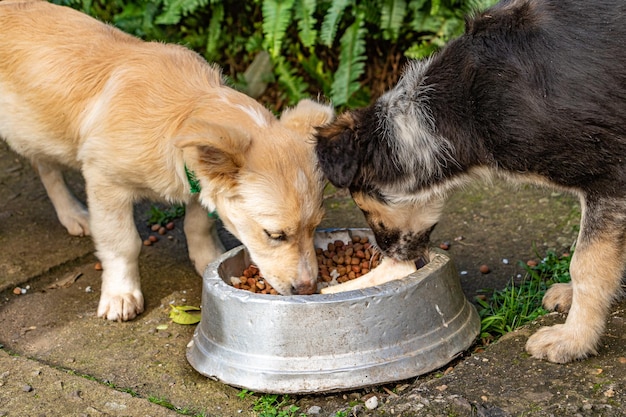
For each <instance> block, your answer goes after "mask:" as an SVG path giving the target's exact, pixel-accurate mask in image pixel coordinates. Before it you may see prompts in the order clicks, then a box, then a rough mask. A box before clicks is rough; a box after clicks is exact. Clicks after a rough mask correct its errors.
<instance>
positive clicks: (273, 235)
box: [265, 230, 287, 242]
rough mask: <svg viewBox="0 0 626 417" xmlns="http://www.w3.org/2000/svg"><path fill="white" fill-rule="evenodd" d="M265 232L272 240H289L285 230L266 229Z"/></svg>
mask: <svg viewBox="0 0 626 417" xmlns="http://www.w3.org/2000/svg"><path fill="white" fill-rule="evenodd" d="M265 234H266V235H267V237H269V238H270V239H272V240H278V241H281V242H282V241H284V240H287V235H285V233H284V232H270V231H268V230H265Z"/></svg>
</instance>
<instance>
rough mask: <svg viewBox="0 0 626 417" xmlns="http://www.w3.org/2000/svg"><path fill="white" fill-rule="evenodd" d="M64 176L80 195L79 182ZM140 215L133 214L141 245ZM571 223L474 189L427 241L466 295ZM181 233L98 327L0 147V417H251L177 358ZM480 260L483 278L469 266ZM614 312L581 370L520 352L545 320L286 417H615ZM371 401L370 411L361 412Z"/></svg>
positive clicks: (336, 210) (147, 264) (68, 240)
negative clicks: (120, 312)
mask: <svg viewBox="0 0 626 417" xmlns="http://www.w3.org/2000/svg"><path fill="white" fill-rule="evenodd" d="M69 182H70V184H71V185H72V187H73V188H74V189H75V190H77V191H78V192H77V194H78V195H79V196H82V195H83V193H82V181H81V178H80V176H79V175H76V174H72V175H70V176H69ZM326 207H327V216H326V218H325V220H324V222H323V223H322V225H321V226H322V227H358V226H363V225H364V222H363V218H362V216H361V215H360V213H359V212H358V211H357V210H356V209H355V208H354V205H353V203H352V202H351V201H350V199H349V198H347V196H346V195H345V194H343V193H336V194H332V195H329V198H328V199H327V201H326ZM148 208H149V204H148V203H144V204H141V205H139V206H138V207H137V210H136V220H137V224H138V228H139V230H140V233H141V235H142V237H144V238H145V237H147V236H148V235H149V234H150V230H149V228H148V227H147V226H146V219H147V215H146V212H147V210H148ZM579 215H580V214H579V207H578V204H577V202H576V201H575V200H574V199H572V198H571V197H569V196H567V195H562V194H558V193H554V192H552V191H549V190H542V189H537V188H533V187H518V188H511V187H509V186H505V185H503V184H501V183H494V184H489V185H487V184H478V185H476V186H474V187H471V188H469V189H467V190H464V191H462V192H459V193H457V194H456V195H454V196H453V197H452V198H451V200H450V202H449V204H448V206H447V209H446V212H445V215H444V217H443V218H442V220H441V222H440V224H439V225H438V226H437V228H436V230H435V232H434V234H433V239H432V240H433V244H434V245H438V244H439V243H442V242H448V243H449V244H450V249H449V251H448V253H449V254H450V256H451V257H452V258H453V260H454V263H455V265H456V267H457V269H458V272H459V279H460V281H461V285H462V288H463V291H464V292H465V294H466V296H467V297H468V298H469V299H470V300H473V299H474V297H475V296H476V295H477V294H484V293H489V291H490V289H499V288H503V287H504V286H505V285H506V284H507V283H508V282H510V280H511V279H516V278H519V275H520V274H522V272H523V270H522V268H521V266H520V265H519V263H520V262H526V261H527V260H528V259H539V258H540V257H541V256H543V255H544V254H545V253H546V251H547V250H554V251H556V252H557V253H560V252H563V251H567V250H569V248H570V246H571V245H572V243H573V242H574V240H575V237H576V234H577V223H578V220H579ZM181 230H182V224H181V222H180V220H178V221H177V222H176V228H175V229H174V230H173V231H171V232H169V233H168V234H167V235H165V236H160V240H159V241H158V242H157V243H156V244H154V245H153V246H150V247H145V248H144V249H143V251H142V254H141V260H140V265H141V274H142V277H143V280H142V287H143V291H144V295H145V298H146V311H145V312H144V313H143V314H142V315H141V316H140V317H138V318H137V319H135V320H133V321H132V322H128V323H111V322H107V321H104V320H101V319H98V318H97V317H96V316H95V311H96V307H97V303H98V299H99V289H100V282H99V279H100V272H99V271H97V270H96V269H95V268H94V265H95V264H96V262H97V259H96V257H95V256H94V253H93V245H92V243H91V241H90V239H89V238H77V237H70V236H68V235H67V233H66V232H65V230H64V229H63V227H62V226H61V225H60V224H59V223H58V221H57V220H56V217H55V214H54V211H53V209H52V206H51V204H50V202H49V201H48V199H47V197H46V195H45V191H44V190H43V187H42V186H41V184H40V182H39V180H38V178H37V176H36V174H35V173H34V172H33V170H32V169H31V167H30V166H29V164H28V163H27V162H26V161H24V160H23V159H21V158H19V157H18V156H16V154H14V153H13V152H11V151H10V150H8V148H7V147H6V145H5V144H4V143H2V142H0V249H1V250H0V344H1V345H2V349H0V387H1V389H0V416H57V415H58V416H108V415H120V416H122V415H123V416H148V415H150V416H167V415H178V414H179V413H183V412H184V413H188V414H190V415H197V414H200V413H205V415H207V416H224V417H232V416H253V415H255V412H254V411H253V409H252V404H253V401H254V399H255V397H246V398H240V396H239V395H238V394H239V393H240V389H239V388H234V387H230V386H227V385H225V384H222V383H220V382H216V381H212V380H209V379H207V378H205V377H203V376H201V375H200V374H198V373H197V372H196V371H195V370H194V369H193V368H192V367H191V366H190V365H189V364H188V362H187V361H186V358H185V349H186V345H187V343H188V342H189V341H190V339H191V337H192V334H193V326H182V325H177V324H174V323H172V322H171V321H170V319H169V317H168V313H169V309H170V307H169V304H170V303H175V304H183V303H184V304H188V305H199V304H200V299H201V284H202V283H201V279H200V277H198V276H197V275H196V274H195V272H194V269H193V267H192V265H191V263H190V262H189V260H188V259H187V255H186V243H185V238H184V236H183V234H182V232H181ZM482 264H487V265H488V266H489V267H490V269H491V272H490V273H489V274H481V273H480V272H479V267H480V265H482ZM15 288H19V289H22V291H21V292H22V293H20V294H15V293H14V290H15ZM625 307H626V303H625V302H624V301H621V302H620V303H618V304H616V305H615V307H614V309H613V310H612V314H611V317H610V318H609V321H608V327H607V330H606V332H605V335H604V337H603V345H602V346H601V348H600V353H599V355H598V356H596V357H593V358H589V359H588V360H585V361H580V362H575V363H572V364H567V365H554V364H550V363H547V362H543V361H538V360H535V359H532V358H530V357H529V356H528V355H527V354H526V353H525V352H524V349H523V346H524V343H525V341H526V339H527V338H528V336H529V335H530V334H531V333H532V332H533V331H534V330H535V329H536V328H538V327H539V326H540V325H545V324H550V323H556V322H562V321H563V320H564V317H563V316H561V315H558V314H552V315H549V316H547V317H544V318H542V319H541V320H539V322H538V323H534V324H532V325H531V326H528V327H526V328H523V329H521V330H519V331H516V332H514V333H511V334H509V335H508V336H506V337H505V338H503V339H501V340H500V341H499V342H498V343H495V344H493V345H490V346H488V347H487V348H486V349H479V346H478V345H477V344H475V345H474V346H472V347H470V348H469V349H468V350H467V351H466V352H464V353H463V354H462V355H460V356H459V357H458V358H456V359H455V360H453V361H452V362H451V363H450V364H448V365H446V366H444V367H443V368H441V369H439V370H437V371H434V372H431V373H429V374H427V375H420V376H416V377H415V378H412V379H410V380H403V381H397V382H394V383H391V384H386V385H383V386H374V387H369V388H365V389H357V390H353V391H348V392H341V393H331V394H319V395H303V396H299V395H292V396H291V399H292V400H294V401H295V404H296V405H297V406H298V407H300V409H299V411H298V413H302V414H303V415H306V416H322V417H325V416H328V417H335V416H337V415H338V413H342V412H343V413H345V414H343V415H345V416H390V415H393V416H405V417H408V416H522V415H523V416H578V415H580V416H622V415H626V403H625V402H626V397H625V393H624V390H625V389H626V343H625V339H626V322H625V321H624V308H625ZM372 397H376V399H377V403H378V404H377V405H376V407H374V408H372V409H368V408H367V407H366V405H365V404H366V400H368V399H371V398H372ZM367 404H368V405H370V406H372V401H371V400H370V401H368V402H367ZM297 415H300V414H297Z"/></svg>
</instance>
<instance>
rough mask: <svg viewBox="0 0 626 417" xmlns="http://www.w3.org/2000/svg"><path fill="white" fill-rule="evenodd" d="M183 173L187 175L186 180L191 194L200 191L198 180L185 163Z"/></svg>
mask: <svg viewBox="0 0 626 417" xmlns="http://www.w3.org/2000/svg"><path fill="white" fill-rule="evenodd" d="M185 174H186V175H187V181H189V188H190V191H191V194H198V193H199V192H200V189H201V188H200V181H198V178H196V174H195V173H194V172H193V171H190V170H189V168H187V165H185Z"/></svg>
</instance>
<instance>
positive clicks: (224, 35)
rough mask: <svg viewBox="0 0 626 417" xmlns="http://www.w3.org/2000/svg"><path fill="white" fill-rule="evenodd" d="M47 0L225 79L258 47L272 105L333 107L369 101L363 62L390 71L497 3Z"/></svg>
mask: <svg viewBox="0 0 626 417" xmlns="http://www.w3.org/2000/svg"><path fill="white" fill-rule="evenodd" d="M50 1H52V2H53V3H60V4H65V5H70V6H72V7H75V8H77V9H80V10H83V11H85V12H87V13H89V14H91V15H94V16H96V17H99V18H100V19H101V20H105V21H111V22H113V23H114V24H116V25H117V26H118V27H120V28H121V29H122V30H125V31H127V32H130V33H133V34H135V35H138V36H141V37H144V38H147V39H152V40H160V41H166V42H175V43H181V44H184V45H186V46H188V47H190V48H193V49H195V50H197V51H198V52H200V53H202V54H203V55H204V56H205V58H207V60H209V61H212V62H216V63H218V64H219V65H220V66H222V67H223V68H224V70H225V74H226V75H227V76H229V77H230V78H231V79H234V80H241V79H243V77H242V74H244V73H245V72H246V69H248V68H250V66H251V63H252V62H253V60H254V58H255V57H256V56H258V55H259V53H262V52H267V53H269V56H270V60H271V67H272V68H271V74H270V75H271V76H273V77H267V71H265V72H264V73H263V74H262V76H263V77H265V78H268V79H267V80H265V82H266V83H276V84H275V86H278V88H279V90H280V91H279V92H278V94H275V95H274V96H272V97H273V98H274V99H275V103H273V104H275V106H276V107H277V108H276V110H279V109H280V107H281V106H283V105H293V104H295V102H297V101H298V100H300V99H301V98H303V97H310V96H324V98H327V99H330V100H331V101H332V103H333V104H334V105H335V106H337V107H340V108H344V107H351V106H357V105H363V104H367V103H368V102H369V101H370V100H371V99H372V98H375V97H371V96H370V94H372V91H374V89H373V88H372V86H370V85H367V86H363V85H362V83H363V82H364V78H365V76H366V71H368V70H369V69H370V68H369V67H371V66H384V65H386V64H389V63H391V64H389V65H390V66H393V68H390V67H387V68H384V69H382V68H380V69H379V68H377V71H378V70H380V71H384V72H393V73H394V74H392V75H396V74H395V72H397V68H398V65H397V63H398V62H400V61H399V58H398V55H399V54H402V55H403V56H404V57H406V58H412V59H420V58H424V57H427V56H429V55H431V54H432V53H433V52H435V51H436V50H437V49H439V48H440V47H441V46H443V45H444V44H445V43H446V42H447V41H449V40H450V39H452V38H454V37H456V36H458V35H459V34H460V33H461V32H462V31H463V27H464V17H465V15H466V14H468V13H472V12H473V11H475V10H477V9H483V8H485V7H487V6H490V5H492V4H494V3H495V2H496V1H497V0H250V1H244V2H242V1H239V0H116V1H109V2H107V1H105V0H50ZM257 75H258V76H261V75H259V74H257ZM269 78H271V80H270V79H269ZM385 81H387V80H385ZM244 83H245V82H241V84H244ZM270 85H271V84H270ZM378 90H380V88H379V89H378ZM378 90H377V91H378ZM378 92H380V91H378ZM339 110H341V109H339Z"/></svg>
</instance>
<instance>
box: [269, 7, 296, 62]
mask: <svg viewBox="0 0 626 417" xmlns="http://www.w3.org/2000/svg"><path fill="white" fill-rule="evenodd" d="M293 3H294V0H263V34H264V35H265V46H266V47H267V49H268V51H269V53H270V56H271V57H272V59H276V58H278V56H279V55H280V53H281V47H282V43H283V39H284V38H285V36H286V32H287V27H288V26H289V24H290V23H291V17H292V9H293Z"/></svg>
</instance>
